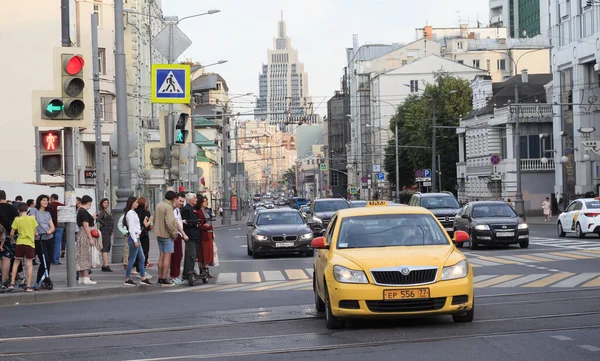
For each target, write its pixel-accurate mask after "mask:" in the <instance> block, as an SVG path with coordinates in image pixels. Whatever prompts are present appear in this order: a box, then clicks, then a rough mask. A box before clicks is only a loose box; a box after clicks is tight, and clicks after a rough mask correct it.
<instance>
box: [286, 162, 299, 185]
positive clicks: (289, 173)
mask: <svg viewBox="0 0 600 361" xmlns="http://www.w3.org/2000/svg"><path fill="white" fill-rule="evenodd" d="M283 181H284V182H285V181H287V182H288V184H290V185H295V184H296V166H295V165H293V166H291V167H290V168H289V169H287V170H286V171H285V173H284V174H283Z"/></svg>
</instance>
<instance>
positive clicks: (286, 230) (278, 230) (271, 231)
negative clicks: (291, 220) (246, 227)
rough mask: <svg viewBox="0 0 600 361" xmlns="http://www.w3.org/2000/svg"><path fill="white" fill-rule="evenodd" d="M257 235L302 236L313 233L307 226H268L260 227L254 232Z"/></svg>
mask: <svg viewBox="0 0 600 361" xmlns="http://www.w3.org/2000/svg"><path fill="white" fill-rule="evenodd" d="M254 233H255V234H260V235H263V236H271V235H282V234H285V235H301V234H306V233H312V231H311V230H310V228H308V226H307V225H305V224H300V225H299V224H271V225H268V226H258V227H256V230H255V231H254Z"/></svg>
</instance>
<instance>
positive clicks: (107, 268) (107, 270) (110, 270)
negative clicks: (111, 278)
mask: <svg viewBox="0 0 600 361" xmlns="http://www.w3.org/2000/svg"><path fill="white" fill-rule="evenodd" d="M112 271H113V270H112V269H111V268H110V266H102V272H112Z"/></svg>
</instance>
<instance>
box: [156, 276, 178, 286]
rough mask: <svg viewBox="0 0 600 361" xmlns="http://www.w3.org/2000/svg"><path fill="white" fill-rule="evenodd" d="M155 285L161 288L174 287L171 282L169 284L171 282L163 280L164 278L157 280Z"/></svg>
mask: <svg viewBox="0 0 600 361" xmlns="http://www.w3.org/2000/svg"><path fill="white" fill-rule="evenodd" d="M157 283H158V285H159V286H162V287H173V286H174V284H173V282H171V280H169V279H165V278H159V279H158V282H157Z"/></svg>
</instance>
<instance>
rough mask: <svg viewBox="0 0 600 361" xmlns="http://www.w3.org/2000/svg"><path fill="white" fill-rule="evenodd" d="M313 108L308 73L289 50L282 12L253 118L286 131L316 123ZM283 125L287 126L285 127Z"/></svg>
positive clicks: (263, 68)
mask: <svg viewBox="0 0 600 361" xmlns="http://www.w3.org/2000/svg"><path fill="white" fill-rule="evenodd" d="M312 106H313V105H312V99H311V98H310V96H309V95H308V74H307V73H306V72H304V64H303V63H301V62H300V61H299V60H298V50H296V49H294V48H292V42H291V40H290V38H289V37H288V36H287V32H286V24H285V21H284V20H283V11H282V12H281V20H280V21H279V23H278V25H277V37H276V38H274V39H273V49H269V51H268V53H267V64H263V65H262V72H261V73H260V75H259V98H258V101H257V105H256V116H255V117H256V119H261V120H266V121H268V122H269V124H272V125H279V126H280V129H281V130H286V129H287V130H288V131H289V130H291V128H293V127H294V125H297V124H299V123H300V124H302V123H304V124H306V123H316V122H317V116H316V115H314V114H313V112H312ZM286 125H290V126H288V127H287V128H286V127H285V126H286Z"/></svg>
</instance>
